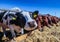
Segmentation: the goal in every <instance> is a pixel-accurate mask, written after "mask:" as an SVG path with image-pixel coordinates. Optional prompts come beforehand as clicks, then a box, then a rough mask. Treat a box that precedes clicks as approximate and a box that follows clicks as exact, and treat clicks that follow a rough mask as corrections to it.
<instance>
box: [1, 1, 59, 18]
mask: <svg viewBox="0 0 60 42" xmlns="http://www.w3.org/2000/svg"><path fill="white" fill-rule="evenodd" d="M13 7H19V8H21V9H22V10H27V11H35V10H39V12H40V13H41V14H47V13H50V14H51V15H54V16H58V17H60V1H59V0H0V8H5V9H10V8H13Z"/></svg>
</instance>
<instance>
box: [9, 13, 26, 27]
mask: <svg viewBox="0 0 60 42" xmlns="http://www.w3.org/2000/svg"><path fill="white" fill-rule="evenodd" d="M16 16H17V18H16V20H11V21H10V24H15V25H17V26H20V27H21V28H24V26H25V23H26V19H25V17H24V16H23V15H22V14H20V13H19V12H18V13H16Z"/></svg>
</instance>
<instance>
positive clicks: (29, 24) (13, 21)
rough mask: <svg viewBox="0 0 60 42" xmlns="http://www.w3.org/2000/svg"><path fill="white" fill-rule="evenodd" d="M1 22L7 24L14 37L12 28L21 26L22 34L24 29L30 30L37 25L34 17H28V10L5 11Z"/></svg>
mask: <svg viewBox="0 0 60 42" xmlns="http://www.w3.org/2000/svg"><path fill="white" fill-rule="evenodd" d="M2 20H3V23H5V24H6V25H8V27H9V28H10V31H11V33H12V37H15V36H16V35H15V32H14V28H17V27H16V26H18V27H19V28H21V33H22V34H24V30H23V29H25V30H27V31H30V30H33V29H35V28H36V27H37V23H36V21H35V20H34V19H32V18H31V17H30V13H29V12H28V11H19V12H15V11H7V12H6V13H5V14H4V15H3V18H2Z"/></svg>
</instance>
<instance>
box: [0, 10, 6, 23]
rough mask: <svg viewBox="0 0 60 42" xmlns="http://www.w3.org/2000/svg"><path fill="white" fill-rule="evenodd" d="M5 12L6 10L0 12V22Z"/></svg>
mask: <svg viewBox="0 0 60 42" xmlns="http://www.w3.org/2000/svg"><path fill="white" fill-rule="evenodd" d="M5 13H6V11H4V12H2V13H0V22H2V17H3V16H4V14H5Z"/></svg>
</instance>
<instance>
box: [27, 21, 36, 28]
mask: <svg viewBox="0 0 60 42" xmlns="http://www.w3.org/2000/svg"><path fill="white" fill-rule="evenodd" d="M28 25H29V27H31V28H34V27H35V26H36V25H35V21H32V22H28Z"/></svg>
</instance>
